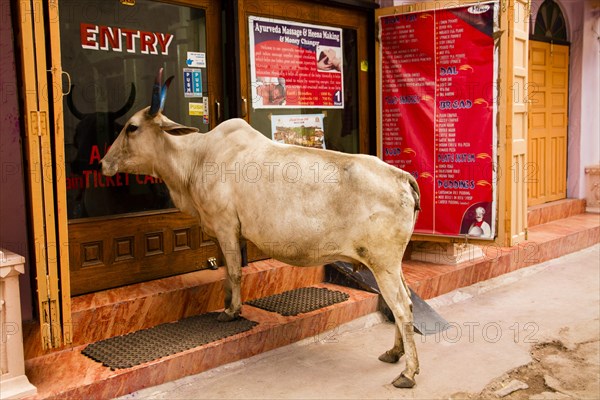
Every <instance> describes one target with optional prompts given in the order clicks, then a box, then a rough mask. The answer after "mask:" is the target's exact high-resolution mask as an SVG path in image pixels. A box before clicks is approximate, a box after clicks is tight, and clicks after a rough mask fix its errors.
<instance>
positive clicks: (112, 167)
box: [100, 158, 119, 176]
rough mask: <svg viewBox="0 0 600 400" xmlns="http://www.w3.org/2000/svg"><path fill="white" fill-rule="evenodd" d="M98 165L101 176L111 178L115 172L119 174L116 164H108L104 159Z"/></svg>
mask: <svg viewBox="0 0 600 400" xmlns="http://www.w3.org/2000/svg"><path fill="white" fill-rule="evenodd" d="M100 163H101V164H102V174H103V175H106V176H113V175H115V174H116V173H117V172H119V166H118V164H117V163H114V162H110V161H108V160H106V159H104V158H103V159H102V160H101V161H100Z"/></svg>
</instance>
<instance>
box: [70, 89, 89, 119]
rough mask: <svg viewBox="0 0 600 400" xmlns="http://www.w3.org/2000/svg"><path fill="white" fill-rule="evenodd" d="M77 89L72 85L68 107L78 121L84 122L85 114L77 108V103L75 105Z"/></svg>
mask: <svg viewBox="0 0 600 400" xmlns="http://www.w3.org/2000/svg"><path fill="white" fill-rule="evenodd" d="M74 89H75V85H71V90H69V94H68V95H67V107H69V111H71V113H72V114H73V115H74V116H75V118H77V119H78V120H82V119H84V118H85V114H83V113H82V112H80V111H79V110H78V109H77V107H75V103H73V91H74Z"/></svg>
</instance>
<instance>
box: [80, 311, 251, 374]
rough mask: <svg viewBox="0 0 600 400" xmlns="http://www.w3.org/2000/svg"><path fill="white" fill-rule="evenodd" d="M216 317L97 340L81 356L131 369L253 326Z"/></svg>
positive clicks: (216, 314)
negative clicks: (220, 319)
mask: <svg viewBox="0 0 600 400" xmlns="http://www.w3.org/2000/svg"><path fill="white" fill-rule="evenodd" d="M218 315H219V313H218V312H212V313H207V314H201V315H196V316H193V317H188V318H184V319H182V320H179V321H177V322H171V323H165V324H161V325H157V326H155V327H153V328H148V329H143V330H141V331H137V332H133V333H129V334H127V335H123V336H116V337H113V338H110V339H105V340H101V341H99V342H96V343H92V344H90V345H88V346H87V347H86V348H85V349H83V350H82V351H81V353H82V354H84V355H86V356H88V357H89V358H91V359H92V360H94V361H97V362H99V363H102V365H104V366H105V367H109V368H110V369H112V370H115V369H120V368H131V367H133V366H135V365H139V364H143V363H145V362H148V361H153V360H156V359H158V358H161V357H166V356H170V355H172V354H176V353H180V352H182V351H185V350H188V349H191V348H194V347H198V346H201V345H203V344H207V343H210V342H214V341H216V340H219V339H222V338H226V337H229V336H233V335H236V334H238V333H242V332H245V331H248V330H250V329H252V328H253V327H254V326H255V325H257V323H256V322H254V321H249V320H247V319H245V318H239V319H236V320H233V321H231V322H219V321H217V316H218Z"/></svg>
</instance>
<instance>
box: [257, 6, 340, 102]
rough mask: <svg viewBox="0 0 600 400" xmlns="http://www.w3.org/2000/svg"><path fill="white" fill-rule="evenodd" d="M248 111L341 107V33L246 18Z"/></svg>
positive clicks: (307, 26) (324, 28) (288, 22)
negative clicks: (248, 69) (248, 81)
mask: <svg viewBox="0 0 600 400" xmlns="http://www.w3.org/2000/svg"><path fill="white" fill-rule="evenodd" d="M248 25H249V30H250V32H249V40H250V79H251V85H252V107H254V108H255V109H257V108H344V102H343V99H344V87H343V82H344V80H343V53H342V29H341V28H335V27H328V26H320V25H311V24H305V23H300V22H293V21H283V20H278V19H271V18H261V17H253V16H251V17H249V18H248Z"/></svg>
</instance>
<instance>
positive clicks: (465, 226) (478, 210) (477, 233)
mask: <svg viewBox="0 0 600 400" xmlns="http://www.w3.org/2000/svg"><path fill="white" fill-rule="evenodd" d="M491 208H492V203H491V202H481V203H477V204H473V205H472V206H471V207H469V209H467V211H465V213H464V215H463V220H462V224H461V228H460V233H461V235H465V234H466V235H468V236H470V237H474V238H481V239H493V233H494V230H493V229H492V212H491Z"/></svg>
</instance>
